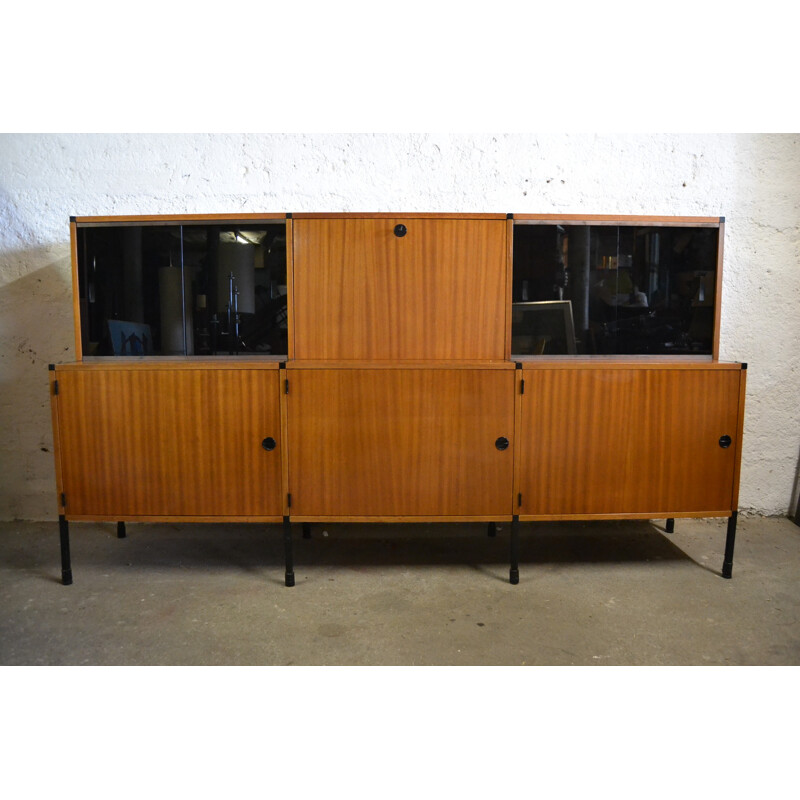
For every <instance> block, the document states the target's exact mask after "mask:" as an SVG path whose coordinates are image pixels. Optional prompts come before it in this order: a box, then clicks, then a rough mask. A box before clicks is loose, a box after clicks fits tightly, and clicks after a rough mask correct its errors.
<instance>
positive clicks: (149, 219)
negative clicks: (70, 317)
mask: <svg viewBox="0 0 800 800" xmlns="http://www.w3.org/2000/svg"><path fill="white" fill-rule="evenodd" d="M288 219H483V220H508V219H513V220H514V222H515V223H517V224H523V225H525V224H527V225H535V224H551V225H552V224H559V223H563V224H581V223H584V224H593V225H619V224H643V225H645V224H646V225H672V226H680V225H693V226H708V227H719V226H721V225H724V223H725V217H699V216H698V217H693V216H654V215H631V214H517V213H514V214H508V213H502V214H499V213H478V212H464V213H459V212H424V211H412V212H407V213H404V212H401V211H375V212H335V211H325V212H312V211H306V212H297V213H291V212H286V211H280V212H261V213H248V214H122V215H119V216H113V215H108V216H106V215H99V216H72V217H70V222H71V223H74V224H76V225H78V226H81V227H85V226H90V225H126V224H127V225H136V224H141V223H148V224H151V225H171V224H175V223H183V224H187V225H191V224H195V225H202V224H205V223H210V222H242V223H247V222H273V223H276V222H285V221H286V220H288Z"/></svg>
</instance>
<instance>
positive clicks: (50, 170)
mask: <svg viewBox="0 0 800 800" xmlns="http://www.w3.org/2000/svg"><path fill="white" fill-rule="evenodd" d="M274 211H491V212H541V213H547V212H563V213H587V214H589V213H591V214H594V213H612V214H675V215H683V214H687V215H713V216H716V215H719V216H724V217H726V223H727V224H726V239H725V272H724V285H723V297H722V303H723V305H722V309H723V310H722V328H721V353H720V355H721V358H723V359H731V360H741V361H747V362H748V364H749V370H748V386H747V412H746V417H745V438H744V452H743V466H742V480H741V496H740V503H741V507H742V509H743V510H745V511H751V512H755V513H761V514H784V513H786V512H787V510H788V509H789V508H790V505H791V507H792V508H793V505H792V504H793V503H794V499H795V494H796V491H797V489H796V487H795V482H796V474H797V467H798V453H799V452H800V228H799V227H798V226H799V224H800V135H795V134H778V135H762V134H748V135H734V134H702V135H679V134H631V135H616V134H615V135H611V134H603V135H593V134H544V135H542V134H496V135H489V134H480V135H468V134H211V135H201V134H191V135H179V134H167V135H122V134H97V135H94V134H92V135H89V134H70V135H56V134H42V135H38V134H37V135H20V134H7V135H2V136H0V519H6V520H10V519H33V520H42V519H52V518H53V517H54V516H55V514H56V513H57V511H56V499H55V474H54V467H53V455H52V447H53V445H52V432H51V428H50V411H49V397H48V386H47V380H48V375H47V365H48V364H49V363H52V362H66V361H71V360H73V359H74V356H75V352H74V339H73V322H72V302H71V291H72V290H71V276H70V253H69V226H68V222H69V217H70V215H81V216H82V215H93V214H102V215H107V214H164V213H216V212H220V213H221V212H274Z"/></svg>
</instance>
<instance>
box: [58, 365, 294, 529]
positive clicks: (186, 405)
mask: <svg viewBox="0 0 800 800" xmlns="http://www.w3.org/2000/svg"><path fill="white" fill-rule="evenodd" d="M57 377H58V382H59V393H58V423H59V437H60V457H61V471H62V481H63V487H64V493H65V494H66V500H67V503H66V511H67V515H68V516H69V517H70V518H73V517H80V516H95V517H105V516H108V517H119V518H120V519H131V518H136V517H149V516H155V517H182V516H188V517H225V516H230V517H250V516H252V517H264V516H280V515H281V514H282V509H283V503H282V492H281V472H282V470H281V421H280V395H279V393H278V384H279V371H278V370H277V369H263V370H259V369H230V370H226V369H175V370H172V369H158V368H153V369H139V368H136V369H131V368H128V369H124V368H121V369H120V368H118V369H114V368H113V367H109V368H108V369H97V368H87V369H69V370H62V371H60V372H58V373H57ZM267 437H272V439H274V440H275V447H274V449H272V450H266V449H265V448H264V447H263V446H262V441H263V440H264V439H266V438H267ZM268 444H269V443H268Z"/></svg>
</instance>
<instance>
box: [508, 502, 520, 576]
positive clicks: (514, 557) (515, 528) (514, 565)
mask: <svg viewBox="0 0 800 800" xmlns="http://www.w3.org/2000/svg"><path fill="white" fill-rule="evenodd" d="M508 579H509V581H510V582H511V583H512V584H517V583H519V517H518V516H516V515H515V516H513V517H512V518H511V569H510V571H509V573H508Z"/></svg>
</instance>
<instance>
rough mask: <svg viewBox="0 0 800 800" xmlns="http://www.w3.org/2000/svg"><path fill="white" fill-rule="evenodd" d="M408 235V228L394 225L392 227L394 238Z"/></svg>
mask: <svg viewBox="0 0 800 800" xmlns="http://www.w3.org/2000/svg"><path fill="white" fill-rule="evenodd" d="M407 233H408V228H406V226H405V225H395V226H394V235H395V236H400V237H402V236H405V235H406V234H407Z"/></svg>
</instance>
